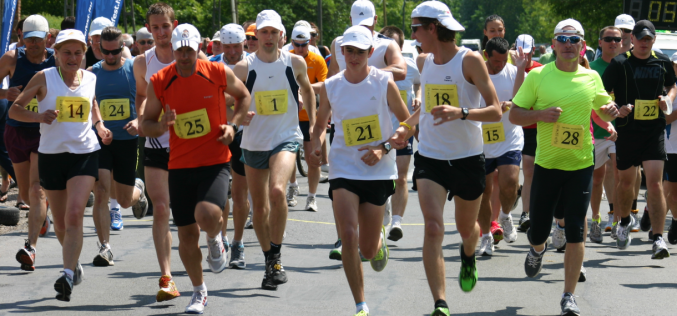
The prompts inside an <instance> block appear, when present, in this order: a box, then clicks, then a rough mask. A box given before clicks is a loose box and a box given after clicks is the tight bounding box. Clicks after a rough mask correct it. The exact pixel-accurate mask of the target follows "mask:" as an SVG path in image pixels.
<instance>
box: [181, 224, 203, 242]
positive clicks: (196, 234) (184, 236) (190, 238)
mask: <svg viewBox="0 0 677 316" xmlns="http://www.w3.org/2000/svg"><path fill="white" fill-rule="evenodd" d="M193 225H196V224H192V225H190V226H193ZM182 230H183V231H180V232H179V241H180V244H179V247H192V246H193V245H196V244H198V243H199V242H200V230H199V229H189V228H187V227H186V229H182Z"/></svg>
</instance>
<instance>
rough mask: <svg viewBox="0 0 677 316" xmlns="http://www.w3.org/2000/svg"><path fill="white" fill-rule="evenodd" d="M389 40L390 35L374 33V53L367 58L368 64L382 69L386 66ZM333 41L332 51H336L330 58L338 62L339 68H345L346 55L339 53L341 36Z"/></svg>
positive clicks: (341, 41)
mask: <svg viewBox="0 0 677 316" xmlns="http://www.w3.org/2000/svg"><path fill="white" fill-rule="evenodd" d="M390 41H392V39H391V38H390V37H387V36H385V35H383V34H380V33H374V53H373V54H371V57H369V60H368V61H367V64H368V65H369V66H374V67H376V68H377V69H383V68H385V67H386V66H388V65H387V64H386V51H387V50H388V46H389V45H390ZM334 43H335V44H334V52H336V56H334V57H332V59H333V60H336V62H337V63H338V66H339V70H345V69H346V57H345V56H343V53H341V44H342V43H343V36H339V37H337V38H336V41H335V42H334Z"/></svg>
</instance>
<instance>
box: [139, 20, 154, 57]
mask: <svg viewBox="0 0 677 316" xmlns="http://www.w3.org/2000/svg"><path fill="white" fill-rule="evenodd" d="M153 46H155V41H154V40H153V34H150V32H148V29H147V28H146V27H145V26H144V27H142V28H140V29H139V30H138V31H136V47H137V48H138V49H139V54H138V55H141V54H143V53H145V52H146V51H147V50H149V49H151V48H153Z"/></svg>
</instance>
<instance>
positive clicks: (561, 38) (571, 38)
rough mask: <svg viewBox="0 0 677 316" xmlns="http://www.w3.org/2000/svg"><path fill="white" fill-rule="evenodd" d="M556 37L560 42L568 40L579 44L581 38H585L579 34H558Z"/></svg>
mask: <svg viewBox="0 0 677 316" xmlns="http://www.w3.org/2000/svg"><path fill="white" fill-rule="evenodd" d="M555 39H556V40H557V41H558V42H560V43H566V42H567V41H568V42H570V43H571V44H578V43H579V42H580V41H581V40H583V38H582V37H580V36H577V35H572V36H566V35H557V36H555Z"/></svg>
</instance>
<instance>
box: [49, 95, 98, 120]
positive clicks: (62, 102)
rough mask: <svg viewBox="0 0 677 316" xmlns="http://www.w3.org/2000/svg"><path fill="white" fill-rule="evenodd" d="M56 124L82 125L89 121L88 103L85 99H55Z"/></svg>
mask: <svg viewBox="0 0 677 316" xmlns="http://www.w3.org/2000/svg"><path fill="white" fill-rule="evenodd" d="M56 109H57V110H58V111H59V115H57V117H56V120H57V121H58V122H76V123H84V122H87V121H88V120H89V111H90V101H89V98H85V97H56Z"/></svg>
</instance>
